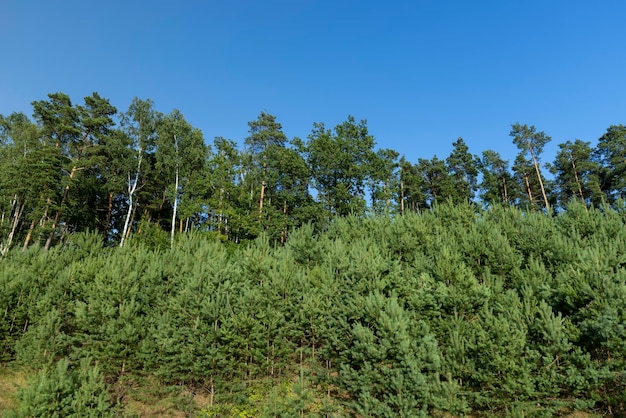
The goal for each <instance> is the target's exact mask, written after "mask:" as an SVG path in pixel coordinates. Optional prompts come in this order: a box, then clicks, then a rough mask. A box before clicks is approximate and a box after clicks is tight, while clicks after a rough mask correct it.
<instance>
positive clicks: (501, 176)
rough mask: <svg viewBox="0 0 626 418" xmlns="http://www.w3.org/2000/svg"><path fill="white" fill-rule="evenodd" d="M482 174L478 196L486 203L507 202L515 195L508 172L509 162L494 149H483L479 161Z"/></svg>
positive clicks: (513, 183)
mask: <svg viewBox="0 0 626 418" xmlns="http://www.w3.org/2000/svg"><path fill="white" fill-rule="evenodd" d="M479 167H480V172H481V174H482V182H481V184H480V190H481V192H480V198H481V199H482V200H483V202H484V203H485V204H487V205H490V206H491V205H494V204H498V203H501V204H509V203H510V202H512V201H513V200H514V199H515V197H516V195H517V192H516V185H515V182H514V180H513V177H512V176H511V173H510V172H509V162H508V161H506V160H503V159H502V157H500V154H498V153H497V152H496V151H493V150H487V151H483V153H482V159H481V160H480V163H479Z"/></svg>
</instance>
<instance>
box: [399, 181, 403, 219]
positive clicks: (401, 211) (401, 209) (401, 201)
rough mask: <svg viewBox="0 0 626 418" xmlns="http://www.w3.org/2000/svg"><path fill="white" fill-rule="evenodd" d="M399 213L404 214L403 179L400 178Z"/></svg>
mask: <svg viewBox="0 0 626 418" xmlns="http://www.w3.org/2000/svg"><path fill="white" fill-rule="evenodd" d="M400 214H401V215H403V216H404V180H400Z"/></svg>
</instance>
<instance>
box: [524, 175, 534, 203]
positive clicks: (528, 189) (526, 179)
mask: <svg viewBox="0 0 626 418" xmlns="http://www.w3.org/2000/svg"><path fill="white" fill-rule="evenodd" d="M524 180H525V181H526V190H527V191H528V202H529V205H532V204H533V193H532V192H531V190H530V182H529V181H528V176H527V175H526V173H524Z"/></svg>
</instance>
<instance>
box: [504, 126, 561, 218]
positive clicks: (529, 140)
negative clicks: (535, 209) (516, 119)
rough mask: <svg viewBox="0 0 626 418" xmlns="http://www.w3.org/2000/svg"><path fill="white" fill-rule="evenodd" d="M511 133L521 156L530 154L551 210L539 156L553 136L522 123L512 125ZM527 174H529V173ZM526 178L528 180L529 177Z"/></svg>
mask: <svg viewBox="0 0 626 418" xmlns="http://www.w3.org/2000/svg"><path fill="white" fill-rule="evenodd" d="M509 135H510V136H511V137H513V143H514V144H515V145H516V146H517V148H519V149H520V154H519V155H520V156H522V157H524V156H526V155H527V154H530V157H531V160H532V163H533V166H534V167H535V172H536V174H537V180H538V181H539V186H540V187H541V194H542V195H543V201H544V204H545V208H546V210H547V211H548V212H549V211H550V203H549V202H548V195H547V194H546V190H545V188H544V185H543V179H542V177H541V170H540V169H539V156H540V155H541V153H542V152H543V147H544V146H545V145H546V144H547V143H548V142H550V140H551V139H552V138H550V137H549V136H547V135H546V134H545V133H543V132H541V131H539V132H538V131H537V130H536V129H535V127H534V126H530V127H529V126H528V125H520V124H519V123H515V124H513V125H511V133H510V134H509ZM520 162H521V160H520ZM525 175H526V176H527V175H528V173H526V174H525ZM526 180H528V178H527V177H526ZM529 190H530V189H529ZM531 200H532V198H531Z"/></svg>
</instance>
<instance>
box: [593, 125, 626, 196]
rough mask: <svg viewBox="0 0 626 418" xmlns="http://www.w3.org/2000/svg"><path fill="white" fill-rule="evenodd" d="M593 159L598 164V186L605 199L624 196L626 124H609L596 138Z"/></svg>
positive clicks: (625, 183)
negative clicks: (596, 143) (596, 142)
mask: <svg viewBox="0 0 626 418" xmlns="http://www.w3.org/2000/svg"><path fill="white" fill-rule="evenodd" d="M594 159H595V160H596V161H597V162H598V163H599V165H600V170H599V180H600V182H601V183H600V187H601V189H602V191H603V192H604V193H605V194H606V196H607V199H608V200H609V201H610V202H614V201H615V200H616V199H617V198H619V197H621V198H624V197H626V126H624V125H611V126H609V128H608V129H607V130H606V132H605V133H604V134H603V135H602V136H601V137H600V138H599V139H598V145H597V146H596V150H595V152H594Z"/></svg>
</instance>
